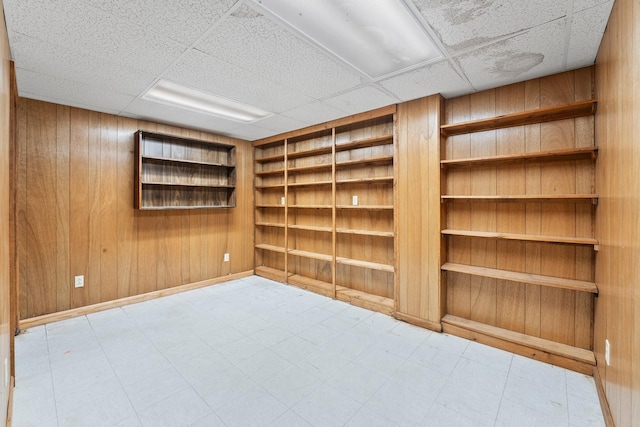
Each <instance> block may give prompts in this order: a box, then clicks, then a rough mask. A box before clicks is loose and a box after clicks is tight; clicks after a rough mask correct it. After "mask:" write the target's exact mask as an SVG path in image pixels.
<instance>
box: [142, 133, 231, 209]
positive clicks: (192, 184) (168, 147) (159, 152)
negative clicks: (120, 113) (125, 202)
mask: <svg viewBox="0 0 640 427" xmlns="http://www.w3.org/2000/svg"><path fill="white" fill-rule="evenodd" d="M135 141H136V144H135V149H136V171H135V192H134V194H135V197H134V207H135V208H136V209H144V210H153V209H155V210H159V209H201V208H232V207H235V205H236V191H235V188H236V187H235V185H236V170H235V169H236V168H235V151H236V148H235V147H234V146H233V145H226V144H219V143H213V142H205V141H200V140H195V139H188V138H182V137H176V136H171V135H164V134H159V133H152V132H146V131H138V132H136V133H135Z"/></svg>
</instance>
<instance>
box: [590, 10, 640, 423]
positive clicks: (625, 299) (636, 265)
mask: <svg viewBox="0 0 640 427" xmlns="http://www.w3.org/2000/svg"><path fill="white" fill-rule="evenodd" d="M639 53H640V4H638V1H636V0H618V1H616V2H615V4H614V5H613V11H612V13H611V17H610V18H609V25H608V27H607V30H606V32H605V34H604V38H603V39H602V44H601V45H600V50H599V52H598V56H597V59H596V86H595V87H596V96H597V97H598V113H597V115H596V140H597V142H598V145H599V146H600V154H599V156H598V164H597V175H596V177H597V182H598V192H599V193H600V204H599V207H598V212H597V214H596V237H597V238H598V240H599V241H600V251H599V252H598V259H597V263H596V283H597V285H598V288H599V289H600V296H599V297H598V303H597V305H596V314H595V340H594V341H595V355H596V358H597V360H598V367H597V369H598V372H599V377H600V378H601V379H602V383H603V384H602V385H603V388H604V390H605V393H606V396H607V400H608V402H609V407H610V409H611V414H612V416H613V419H614V421H615V425H616V426H618V427H625V426H640V243H639V242H640V222H639V221H640V220H639V218H640V140H639V138H638V133H640V121H639V118H640V99H639V96H640V54H639ZM605 339H608V340H609V342H610V345H611V365H610V366H607V365H606V363H605V358H604V349H605Z"/></svg>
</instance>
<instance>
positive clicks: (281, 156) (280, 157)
mask: <svg viewBox="0 0 640 427" xmlns="http://www.w3.org/2000/svg"><path fill="white" fill-rule="evenodd" d="M277 161H284V154H275V155H273V156H266V157H260V158H256V159H255V162H256V163H269V162H277Z"/></svg>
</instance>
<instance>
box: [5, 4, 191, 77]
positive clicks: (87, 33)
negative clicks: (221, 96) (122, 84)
mask: <svg viewBox="0 0 640 427" xmlns="http://www.w3.org/2000/svg"><path fill="white" fill-rule="evenodd" d="M4 5H5V8H6V9H7V11H8V12H7V16H8V20H7V27H8V30H9V32H10V33H12V32H15V33H19V34H24V35H28V36H31V37H34V38H38V39H40V40H44V41H46V42H48V43H51V44H55V45H58V46H65V47H66V48H68V49H72V50H77V51H78V52H84V53H86V54H89V55H93V56H100V57H102V58H103V59H104V60H106V61H110V62H117V63H119V64H123V65H127V66H130V67H132V68H135V69H137V70H141V71H148V72H155V73H159V72H161V71H162V70H164V69H165V68H166V67H167V66H168V65H169V64H170V63H171V62H173V61H174V60H175V59H176V58H178V57H179V56H180V54H181V53H182V52H184V50H185V49H186V46H184V45H182V44H180V43H178V42H176V41H173V40H171V39H168V38H166V37H163V36H160V35H156V34H153V33H151V32H148V31H146V30H145V27H144V25H132V24H131V23H130V22H127V21H125V20H123V19H121V18H118V17H116V16H114V15H110V14H108V13H106V12H103V11H101V10H99V9H96V8H95V7H93V6H90V5H88V4H86V3H83V2H81V1H79V0H65V1H54V0H30V1H18V0H5V1H4Z"/></svg>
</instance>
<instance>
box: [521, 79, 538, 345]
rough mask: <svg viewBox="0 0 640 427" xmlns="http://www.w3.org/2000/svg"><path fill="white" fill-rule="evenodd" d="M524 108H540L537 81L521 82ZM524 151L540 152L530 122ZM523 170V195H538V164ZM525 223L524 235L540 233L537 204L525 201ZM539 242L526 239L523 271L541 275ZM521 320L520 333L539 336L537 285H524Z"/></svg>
mask: <svg viewBox="0 0 640 427" xmlns="http://www.w3.org/2000/svg"><path fill="white" fill-rule="evenodd" d="M524 108H525V109H526V110H535V109H538V108H540V80H538V79H536V80H529V81H526V82H524ZM524 133H525V144H526V152H528V153H532V152H540V151H541V148H540V147H541V141H540V124H539V123H536V124H531V125H527V126H525V127H524ZM525 173H526V188H525V193H526V194H542V191H541V188H540V163H530V164H527V165H526V166H525ZM525 209H526V212H525V216H526V226H525V231H526V233H527V234H537V235H541V234H542V228H541V227H542V224H541V222H542V206H541V203H527V204H526V208H525ZM541 251H542V245H541V244H540V243H533V242H527V243H526V244H525V257H526V258H525V259H526V266H525V269H526V270H525V271H527V272H529V273H533V274H542V269H541V264H540V263H541V259H540V254H541ZM525 288H526V290H525V292H526V296H525V300H526V307H525V319H524V333H525V334H527V335H532V336H534V337H540V313H541V310H542V308H541V304H540V293H541V286H539V285H533V284H526V285H525Z"/></svg>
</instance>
